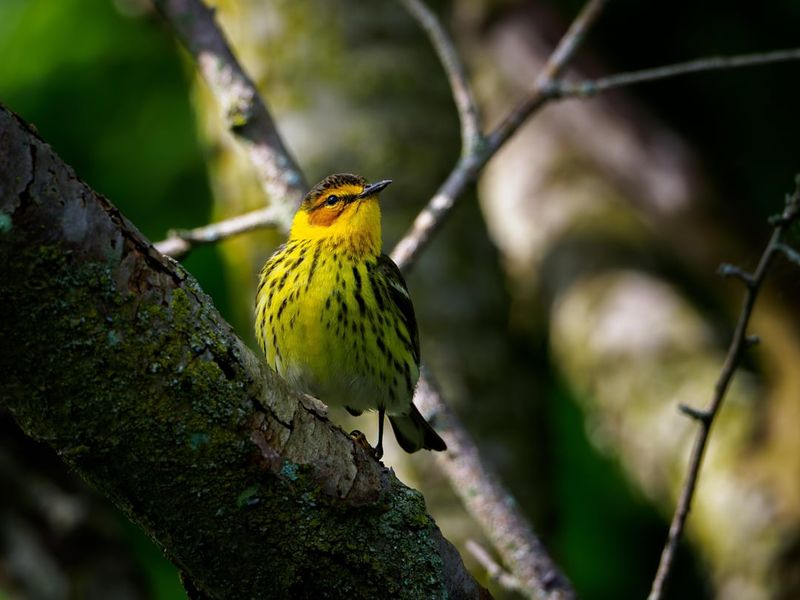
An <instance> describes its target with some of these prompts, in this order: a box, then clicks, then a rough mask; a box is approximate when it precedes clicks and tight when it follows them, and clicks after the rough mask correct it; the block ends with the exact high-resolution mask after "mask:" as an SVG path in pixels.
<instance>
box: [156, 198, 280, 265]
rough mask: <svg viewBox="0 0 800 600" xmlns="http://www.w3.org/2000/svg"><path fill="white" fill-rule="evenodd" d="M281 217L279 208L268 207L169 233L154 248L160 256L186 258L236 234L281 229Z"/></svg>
mask: <svg viewBox="0 0 800 600" xmlns="http://www.w3.org/2000/svg"><path fill="white" fill-rule="evenodd" d="M282 217H283V212H282V211H281V210H280V209H279V208H276V207H273V206H268V207H267V208H262V209H259V210H254V211H252V212H249V213H244V214H241V215H238V216H236V217H233V218H231V219H225V220H224V221H219V222H217V223H213V224H211V225H206V226H204V227H197V228H195V229H183V230H175V231H171V232H170V233H169V235H167V239H165V240H162V241H160V242H158V243H156V244H154V246H155V248H156V250H158V251H159V252H161V254H166V255H167V256H171V257H172V258H176V259H178V258H182V257H184V256H186V255H187V254H188V253H189V252H190V251H191V250H192V249H193V248H196V247H198V246H203V245H205V244H213V243H215V242H218V241H220V240H224V239H225V238H229V237H231V236H232V235H235V234H237V233H244V232H246V231H253V230H255V229H260V228H262V227H267V226H272V227H282V226H283V225H284V223H283V221H282Z"/></svg>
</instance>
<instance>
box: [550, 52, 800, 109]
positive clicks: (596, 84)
mask: <svg viewBox="0 0 800 600" xmlns="http://www.w3.org/2000/svg"><path fill="white" fill-rule="evenodd" d="M792 60H800V48H793V49H789V50H774V51H772V52H763V53H758V54H742V55H737V56H710V57H708V58H698V59H696V60H690V61H687V62H682V63H676V64H673V65H665V66H663V67H655V68H652V69H643V70H641V71H631V72H629V73H619V74H617V75H610V76H608V77H600V78H598V79H587V80H584V81H579V82H573V83H569V82H566V81H561V82H557V83H556V84H555V85H554V86H553V87H552V94H553V95H555V96H556V97H558V98H569V97H578V98H590V97H592V96H595V95H597V94H599V93H601V92H605V91H607V90H610V89H613V88H618V87H622V86H626V85H633V84H636V83H644V82H647V81H655V80H658V79H667V78H672V77H678V76H680V75H689V74H691V73H702V72H707V71H721V70H725V69H738V68H742V67H753V66H756V65H766V64H772V63H781V62H787V61H792Z"/></svg>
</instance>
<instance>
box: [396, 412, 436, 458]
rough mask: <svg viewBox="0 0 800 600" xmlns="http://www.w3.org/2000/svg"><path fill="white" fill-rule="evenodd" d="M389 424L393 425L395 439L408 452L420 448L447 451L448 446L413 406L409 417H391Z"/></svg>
mask: <svg viewBox="0 0 800 600" xmlns="http://www.w3.org/2000/svg"><path fill="white" fill-rule="evenodd" d="M389 423H391V424H392V430H393V431H394V437H396V438H397V442H398V443H399V444H400V447H401V448H402V449H403V450H405V451H406V452H409V453H411V452H416V451H417V450H419V449H420V448H425V449H426V450H439V451H441V450H447V444H445V443H444V440H443V439H442V438H440V437H439V434H438V433H436V432H435V431H434V430H433V427H431V425H430V423H428V422H427V421H426V420H425V418H424V417H423V416H422V415H421V414H420V412H419V411H418V410H417V407H416V406H414V405H413V404H412V405H411V412H409V413H408V414H407V415H389Z"/></svg>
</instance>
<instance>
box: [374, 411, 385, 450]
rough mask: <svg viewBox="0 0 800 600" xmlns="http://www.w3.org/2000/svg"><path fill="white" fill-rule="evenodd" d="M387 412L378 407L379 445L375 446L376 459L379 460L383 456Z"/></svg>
mask: <svg viewBox="0 0 800 600" xmlns="http://www.w3.org/2000/svg"><path fill="white" fill-rule="evenodd" d="M385 411H386V409H385V408H384V407H383V406H380V407H378V445H377V446H375V458H377V459H378V460H380V459H381V457H382V456H383V413H384V412H385Z"/></svg>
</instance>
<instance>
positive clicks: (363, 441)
mask: <svg viewBox="0 0 800 600" xmlns="http://www.w3.org/2000/svg"><path fill="white" fill-rule="evenodd" d="M350 439H351V440H353V441H354V442H355V443H356V444H358V445H359V446H361V447H362V448H363V449H364V450H366V451H367V453H368V454H371V455H372V456H374V457H375V458H376V459H377V460H380V459H381V457H382V456H383V445H382V444H378V447H377V448H373V447H372V446H370V445H369V442H368V441H367V436H365V435H364V434H363V433H362V432H361V431H359V430H358V429H354V430H353V431H351V432H350Z"/></svg>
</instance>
